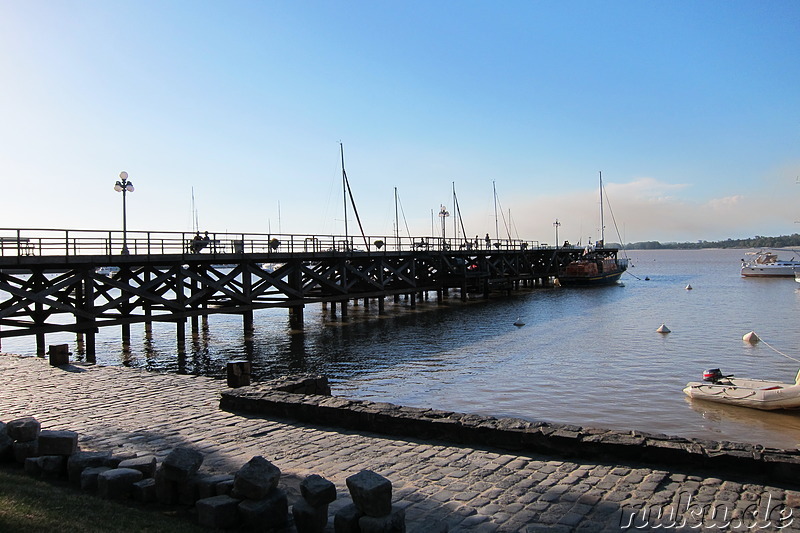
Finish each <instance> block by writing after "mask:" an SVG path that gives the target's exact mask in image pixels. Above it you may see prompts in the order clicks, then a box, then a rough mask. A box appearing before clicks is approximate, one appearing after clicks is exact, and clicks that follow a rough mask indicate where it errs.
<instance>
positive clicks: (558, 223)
mask: <svg viewBox="0 0 800 533" xmlns="http://www.w3.org/2000/svg"><path fill="white" fill-rule="evenodd" d="M560 225H561V222H559V221H558V219H556V221H555V222H553V226H554V227H555V228H556V248H558V227H559V226H560Z"/></svg>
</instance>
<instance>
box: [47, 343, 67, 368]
mask: <svg viewBox="0 0 800 533" xmlns="http://www.w3.org/2000/svg"><path fill="white" fill-rule="evenodd" d="M47 353H48V355H49V356H50V365H51V366H63V365H68V364H69V355H70V354H69V345H68V344H51V345H50V350H48V352H47Z"/></svg>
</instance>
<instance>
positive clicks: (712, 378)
mask: <svg viewBox="0 0 800 533" xmlns="http://www.w3.org/2000/svg"><path fill="white" fill-rule="evenodd" d="M703 381H704V382H702V383H701V382H691V383H687V384H686V387H685V388H684V389H683V392H684V393H686V395H687V396H689V397H690V398H693V399H697V400H707V401H709V402H718V403H726V404H729V405H739V406H741V407H751V408H753V409H762V410H765V411H772V410H775V409H797V408H800V372H798V373H797V376H796V377H795V382H794V383H781V382H779V381H765V380H761V379H742V378H735V377H733V376H723V375H722V373H721V372H720V371H719V369H718V368H715V369H712V370H708V371H706V373H705V374H704V375H703Z"/></svg>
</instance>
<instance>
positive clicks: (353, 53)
mask: <svg viewBox="0 0 800 533" xmlns="http://www.w3.org/2000/svg"><path fill="white" fill-rule="evenodd" d="M798 27H800V3H798V2H796V1H782V0H776V1H770V2H763V1H747V2H745V1H725V2H722V1H708V2H671V1H652V2H639V1H636V2H627V1H617V2H600V1H576V2H537V1H524V2H523V1H507V2H489V1H485V2H476V1H459V2H455V1H438V2H430V1H419V2H418V1H404V2H388V1H386V2H382V1H379V2H374V1H373V2H361V1H356V2H341V1H335V2H334V1H314V2H305V1H291V2H289V1H286V2H275V1H261V2H256V1H242V0H239V1H232V2H222V1H215V2H210V1H198V0H193V1H177V0H173V1H169V0H167V1H157V2H156V1H140V0H137V1H127V2H122V1H115V0H98V1H93V0H86V1H79V0H46V1H44V0H24V1H23V0H0V68H2V72H3V83H2V84H0V185H1V186H2V189H1V190H2V193H1V194H2V202H0V227H56V228H76V229H117V228H119V227H120V226H121V198H120V195H119V194H118V193H116V192H114V190H113V185H114V182H115V180H116V179H117V175H118V174H119V172H120V171H122V170H125V171H127V172H128V174H129V176H130V179H131V181H132V182H133V183H134V184H135V186H136V191H135V192H134V193H133V194H132V195H130V196H129V197H128V227H129V229H134V230H175V231H182V230H187V231H188V230H191V229H192V203H191V196H192V189H194V196H195V207H196V210H197V218H198V219H199V222H200V226H201V229H207V230H209V231H212V232H221V231H231V232H267V231H272V232H273V233H277V232H279V231H281V232H283V233H314V234H341V233H343V231H344V228H343V221H342V219H343V215H342V209H343V208H342V190H341V169H340V155H339V142H340V141H341V142H342V143H343V144H344V151H345V162H346V168H347V174H348V178H349V180H350V184H351V186H352V189H353V194H354V196H355V200H356V203H357V206H358V210H359V214H360V217H361V219H362V221H363V222H364V226H365V231H366V232H367V233H368V234H371V235H391V234H392V233H393V231H394V230H393V227H394V211H395V204H394V188H395V187H397V190H398V194H399V197H400V202H401V205H402V211H403V213H404V214H405V219H404V220H401V222H400V225H401V229H402V230H403V233H405V227H406V225H408V227H409V228H410V230H411V233H412V234H415V235H422V234H430V233H431V232H432V231H434V230H433V229H432V216H431V213H432V211H433V212H434V213H438V211H439V206H440V205H442V204H444V205H445V206H446V207H447V208H448V209H449V210H450V211H451V212H452V211H453V201H452V187H453V183H455V187H456V190H457V193H458V200H459V204H460V208H461V214H462V217H463V220H464V226H465V228H466V232H467V234H468V235H471V236H472V235H476V234H480V235H483V234H484V233H486V232H490V233H492V235H494V231H495V214H494V213H495V212H494V206H495V202H494V196H493V182H494V186H495V187H496V190H497V198H498V200H499V205H500V209H501V211H502V212H503V213H505V216H506V218H508V213H509V212H510V218H511V220H512V221H513V226H514V227H513V228H512V230H511V233H512V236H514V237H517V236H519V237H520V238H523V239H528V240H539V241H542V242H550V243H552V242H553V240H554V235H553V232H554V228H553V222H554V220H555V219H558V220H559V221H560V222H561V226H560V228H559V235H560V239H561V240H564V239H569V240H571V241H573V242H574V241H578V240H583V241H584V242H585V241H586V239H587V238H588V237H591V238H592V239H595V238H597V235H598V227H599V215H598V211H599V204H598V198H597V181H598V172H599V171H602V172H603V178H604V182H605V185H606V192H607V193H608V198H609V201H610V203H611V208H612V209H613V215H614V219H615V220H616V222H617V226H618V228H619V231H620V233H621V234H622V237H623V238H624V240H625V241H626V242H631V241H641V240H661V241H691V240H697V239H707V240H715V239H724V238H728V237H732V238H739V237H747V236H753V235H782V234H788V233H794V232H797V231H800V227H799V226H797V225H796V224H795V222H796V221H797V220H800V203H798V198H800V184H798V183H797V179H798V176H800V60H798V53H799V52H800V31H798V30H797V28H798ZM606 214H607V218H610V217H609V216H608V215H609V213H608V212H607V213H606ZM348 218H349V220H350V221H351V228H350V232H351V233H353V232H354V227H353V225H352V220H353V217H352V213H351V214H350V215H348ZM433 218H436V220H435V225H436V229H435V231H436V232H437V233H438V232H439V231H440V229H439V225H438V222H439V221H438V217H433ZM500 226H501V234H505V233H506V230H505V229H503V224H502V221H501V223H500ZM452 232H453V229H452V219H451V220H450V225H448V228H447V234H448V236H451V235H452ZM615 233H616V232H615V230H614V228H613V225H612V224H611V223H610V222H609V221H608V220H607V224H606V237H607V239H608V240H617V239H616V238H615Z"/></svg>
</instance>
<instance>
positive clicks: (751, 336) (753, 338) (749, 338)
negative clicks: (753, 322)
mask: <svg viewBox="0 0 800 533" xmlns="http://www.w3.org/2000/svg"><path fill="white" fill-rule="evenodd" d="M742 340H743V341H744V342H749V343H750V344H755V343H757V342H758V341H760V340H761V339H759V338H758V335H756V332H755V331H751V332H750V333H745V334H744V335H743V336H742Z"/></svg>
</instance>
